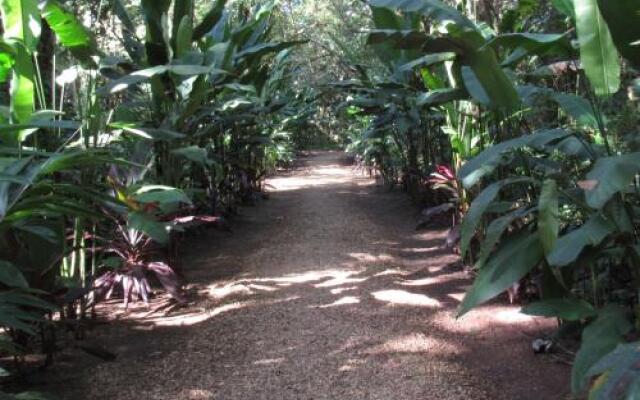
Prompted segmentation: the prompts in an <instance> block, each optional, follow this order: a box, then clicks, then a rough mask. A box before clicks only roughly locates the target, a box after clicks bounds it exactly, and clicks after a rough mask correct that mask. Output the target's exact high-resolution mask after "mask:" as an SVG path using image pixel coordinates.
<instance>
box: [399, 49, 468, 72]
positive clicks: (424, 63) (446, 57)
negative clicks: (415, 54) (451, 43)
mask: <svg viewBox="0 0 640 400" xmlns="http://www.w3.org/2000/svg"><path fill="white" fill-rule="evenodd" d="M455 58H456V53H453V52H444V53H434V54H427V55H426V56H422V57H420V58H418V59H416V60H413V61H411V62H408V63H406V64H404V65H402V66H401V67H400V68H399V70H400V71H411V70H413V69H414V68H416V67H428V66H430V65H433V64H439V63H442V62H445V61H452V60H454V59H455Z"/></svg>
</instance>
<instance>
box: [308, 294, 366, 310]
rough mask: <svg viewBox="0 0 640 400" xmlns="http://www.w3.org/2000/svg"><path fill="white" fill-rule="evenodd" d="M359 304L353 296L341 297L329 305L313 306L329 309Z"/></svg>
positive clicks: (357, 299) (358, 300)
mask: <svg viewBox="0 0 640 400" xmlns="http://www.w3.org/2000/svg"><path fill="white" fill-rule="evenodd" d="M358 303H360V299H359V298H357V297H355V296H345V297H341V298H339V299H338V300H336V301H334V302H333V303H331V304H325V305H322V306H315V307H318V308H329V307H336V306H344V305H348V304H358Z"/></svg>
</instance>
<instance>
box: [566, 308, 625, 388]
mask: <svg viewBox="0 0 640 400" xmlns="http://www.w3.org/2000/svg"><path fill="white" fill-rule="evenodd" d="M631 328H632V326H631V324H630V323H629V321H628V320H627V317H626V315H625V312H624V310H623V309H621V308H619V307H617V306H613V305H611V306H607V307H605V308H603V309H602V310H600V311H599V312H598V318H596V320H595V321H593V322H591V323H590V324H589V325H587V327H586V328H584V331H583V332H582V346H580V350H579V351H578V353H577V354H576V358H575V360H574V362H573V369H572V370H571V389H572V390H573V392H574V393H578V392H580V391H581V390H582V389H584V387H585V386H586V384H587V383H588V380H589V377H590V375H589V371H590V369H591V367H593V366H594V365H596V363H597V362H598V361H599V360H600V359H602V357H604V356H605V355H606V354H607V353H609V352H611V351H612V350H613V349H615V347H616V346H617V345H618V344H619V343H620V342H622V340H623V335H625V334H626V333H627V332H629V331H630V330H631Z"/></svg>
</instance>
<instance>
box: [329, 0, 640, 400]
mask: <svg viewBox="0 0 640 400" xmlns="http://www.w3.org/2000/svg"><path fill="white" fill-rule="evenodd" d="M369 5H370V7H371V21H372V24H371V28H370V30H369V32H368V33H367V44H368V45H369V46H370V48H372V49H373V50H374V51H375V52H376V54H377V55H378V56H379V60H380V62H381V63H382V64H383V65H384V69H383V70H382V71H381V70H379V69H374V68H362V67H361V66H359V65H354V68H355V69H357V73H356V74H353V75H352V76H351V77H350V79H346V80H342V81H339V82H334V83H333V84H331V85H330V86H331V88H332V89H333V90H338V91H341V92H342V93H345V94H347V95H348V97H347V98H346V100H345V102H344V104H343V108H344V110H345V118H351V119H353V120H354V121H360V123H362V124H363V125H364V127H365V128H364V129H363V130H362V131H361V132H360V133H356V134H355V135H354V136H353V138H352V142H351V145H350V149H349V150H350V151H351V152H352V153H355V154H357V157H358V158H359V159H360V160H362V162H364V163H365V164H368V165H371V166H374V167H376V168H377V169H378V170H379V171H380V173H381V175H382V176H383V178H384V179H385V181H387V182H388V183H389V184H390V185H394V184H398V183H402V184H403V185H404V187H405V188H406V189H407V190H408V191H409V193H410V194H411V196H412V197H413V198H414V199H415V200H416V201H417V202H419V203H420V204H422V205H423V206H424V207H426V208H425V209H424V211H423V214H424V216H425V221H423V225H424V224H425V223H428V220H430V219H436V216H437V215H441V214H446V215H449V216H450V218H451V220H452V221H453V222H452V227H451V230H450V234H449V238H448V240H447V241H448V242H449V244H450V245H452V244H454V243H456V242H458V241H459V246H460V252H461V254H462V257H463V258H464V260H465V262H467V263H469V264H471V265H473V269H474V271H475V273H476V278H475V281H474V283H473V285H472V287H471V288H470V289H469V291H468V292H467V294H466V296H465V298H464V300H463V301H462V303H461V305H460V308H459V315H460V316H462V315H464V314H466V313H467V312H469V311H471V310H472V309H473V308H475V307H478V306H480V305H482V304H483V303H485V302H487V301H488V300H490V299H492V298H494V297H496V296H498V295H500V294H501V293H503V292H505V291H506V290H516V291H517V290H518V288H520V289H521V288H523V287H532V288H533V292H534V293H533V295H532V296H531V297H532V298H531V299H530V301H532V302H530V304H528V305H526V306H525V307H524V308H523V310H522V311H523V312H524V313H527V314H531V315H539V316H546V317H556V318H557V319H558V320H559V322H560V325H559V326H560V328H559V330H558V333H557V337H556V338H555V339H557V340H558V341H562V340H563V339H566V338H567V336H570V333H571V332H573V333H574V334H575V332H577V335H581V339H582V340H581V345H580V347H579V349H578V350H577V353H576V354H575V359H574V360H573V370H572V380H571V388H572V390H573V392H574V393H576V394H579V393H583V392H584V391H586V390H589V398H592V399H628V398H635V397H636V396H637V395H638V393H640V389H638V388H639V386H638V385H640V379H639V378H640V376H638V374H637V369H636V366H637V362H638V360H640V358H638V357H639V354H640V353H639V352H638V348H640V342H635V341H634V340H637V337H638V332H639V329H640V320H639V319H638V317H639V316H640V312H639V311H640V305H639V298H638V293H639V291H638V290H639V288H640V286H639V283H640V280H639V279H640V263H639V262H640V258H639V255H640V252H639V249H640V248H639V247H638V245H639V243H640V242H639V239H640V235H639V232H638V226H640V225H639V223H640V220H639V219H638V218H639V215H640V214H639V212H640V208H639V206H640V197H639V191H638V189H639V187H638V184H639V182H638V173H639V172H640V153H639V152H638V150H639V149H638V140H637V135H638V131H637V130H638V118H637V111H638V104H637V100H638V96H637V91H638V80H637V77H638V75H637V70H636V68H638V63H639V62H640V59H639V58H638V49H639V48H640V47H638V46H637V44H638V42H639V40H640V30H639V29H638V27H639V26H640V19H639V17H638V15H640V14H639V12H640V4H639V3H638V2H634V1H619V2H611V1H597V0H573V1H551V2H532V1H527V0H519V1H514V2H505V3H499V2H483V1H478V2H474V1H470V2H464V1H463V2H441V1H439V0H371V1H370V2H369Z"/></svg>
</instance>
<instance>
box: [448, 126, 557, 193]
mask: <svg viewBox="0 0 640 400" xmlns="http://www.w3.org/2000/svg"><path fill="white" fill-rule="evenodd" d="M568 135H569V132H567V131H566V130H564V129H545V130H540V131H536V132H533V133H531V134H530V135H523V136H520V137H518V138H515V139H511V140H506V141H504V142H500V143H497V144H494V145H493V146H491V147H488V148H487V149H486V150H484V151H483V152H481V153H480V154H478V155H477V156H476V157H474V158H472V159H471V160H469V161H467V162H466V163H465V164H464V165H463V166H462V168H460V171H459V174H458V175H459V177H460V180H461V181H462V183H463V185H464V186H465V187H466V188H470V187H472V186H474V185H476V184H477V183H478V182H480V180H481V179H482V178H484V177H485V176H488V175H490V174H491V173H493V171H494V170H495V169H496V168H497V167H498V166H499V165H501V164H502V162H503V161H504V159H503V157H504V154H505V153H506V152H508V151H511V150H514V149H521V148H524V147H534V148H537V147H542V146H545V145H546V144H548V143H550V142H552V141H554V140H558V139H562V138H564V137H566V136H568Z"/></svg>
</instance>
